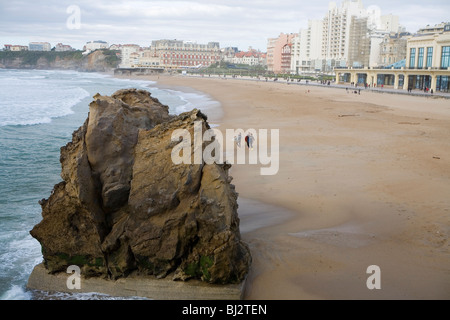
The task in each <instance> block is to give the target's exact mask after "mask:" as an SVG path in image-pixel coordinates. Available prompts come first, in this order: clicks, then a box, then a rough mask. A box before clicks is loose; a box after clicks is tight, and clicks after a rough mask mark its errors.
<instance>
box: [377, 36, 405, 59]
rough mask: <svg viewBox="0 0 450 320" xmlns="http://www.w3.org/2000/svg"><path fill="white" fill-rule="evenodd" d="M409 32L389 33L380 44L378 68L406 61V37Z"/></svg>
mask: <svg viewBox="0 0 450 320" xmlns="http://www.w3.org/2000/svg"><path fill="white" fill-rule="evenodd" d="M410 35H411V34H410V33H409V32H402V33H399V32H397V33H390V34H388V35H386V36H384V38H383V41H382V42H381V44H380V55H379V57H380V58H379V61H378V64H379V66H388V65H391V64H393V63H395V62H398V61H401V60H404V59H406V47H407V37H408V36H410Z"/></svg>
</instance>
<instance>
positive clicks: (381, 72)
mask: <svg viewBox="0 0 450 320" xmlns="http://www.w3.org/2000/svg"><path fill="white" fill-rule="evenodd" d="M335 72H336V81H337V82H340V83H354V84H357V85H358V84H359V85H360V86H364V85H369V86H378V87H392V88H394V89H403V90H423V91H425V92H430V93H431V92H436V91H443V92H449V89H450V23H448V24H440V25H436V26H434V27H426V28H424V29H421V30H419V32H418V33H417V34H415V35H413V36H409V37H408V38H407V44H406V59H405V60H404V63H403V64H401V63H400V64H399V63H395V64H392V65H391V66H389V67H388V68H384V69H381V68H352V69H336V70H335Z"/></svg>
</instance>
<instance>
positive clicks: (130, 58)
mask: <svg viewBox="0 0 450 320" xmlns="http://www.w3.org/2000/svg"><path fill="white" fill-rule="evenodd" d="M140 51H141V47H140V46H139V45H137V44H124V45H122V46H121V47H120V56H121V59H122V61H121V63H120V68H134V67H135V66H136V65H137V64H139V58H140V53H139V52H140Z"/></svg>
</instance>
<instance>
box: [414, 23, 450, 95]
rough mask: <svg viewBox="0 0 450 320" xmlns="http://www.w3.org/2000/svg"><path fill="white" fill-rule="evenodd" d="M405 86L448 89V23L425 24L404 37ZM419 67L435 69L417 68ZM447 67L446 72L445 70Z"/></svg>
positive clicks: (449, 34)
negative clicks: (406, 38) (407, 73)
mask: <svg viewBox="0 0 450 320" xmlns="http://www.w3.org/2000/svg"><path fill="white" fill-rule="evenodd" d="M406 54H407V55H406V68H407V69H409V70H411V71H412V72H411V73H412V74H410V75H409V76H408V78H409V79H408V86H409V88H412V89H424V88H434V90H435V91H436V90H438V91H447V92H448V90H449V74H448V71H450V23H447V24H445V23H441V24H439V25H436V26H434V27H426V28H424V29H421V30H419V32H418V33H417V34H415V35H414V36H411V37H409V38H408V41H407V48H406ZM422 70H426V71H432V70H439V71H435V72H431V73H430V72H425V73H423V72H421V71H422ZM445 71H447V72H445Z"/></svg>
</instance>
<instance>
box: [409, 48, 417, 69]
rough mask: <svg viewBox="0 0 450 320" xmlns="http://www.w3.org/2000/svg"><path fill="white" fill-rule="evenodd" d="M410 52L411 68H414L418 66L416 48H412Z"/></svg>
mask: <svg viewBox="0 0 450 320" xmlns="http://www.w3.org/2000/svg"><path fill="white" fill-rule="evenodd" d="M410 53H411V54H410V56H409V68H410V69H414V67H415V66H416V48H411V51H410Z"/></svg>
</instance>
